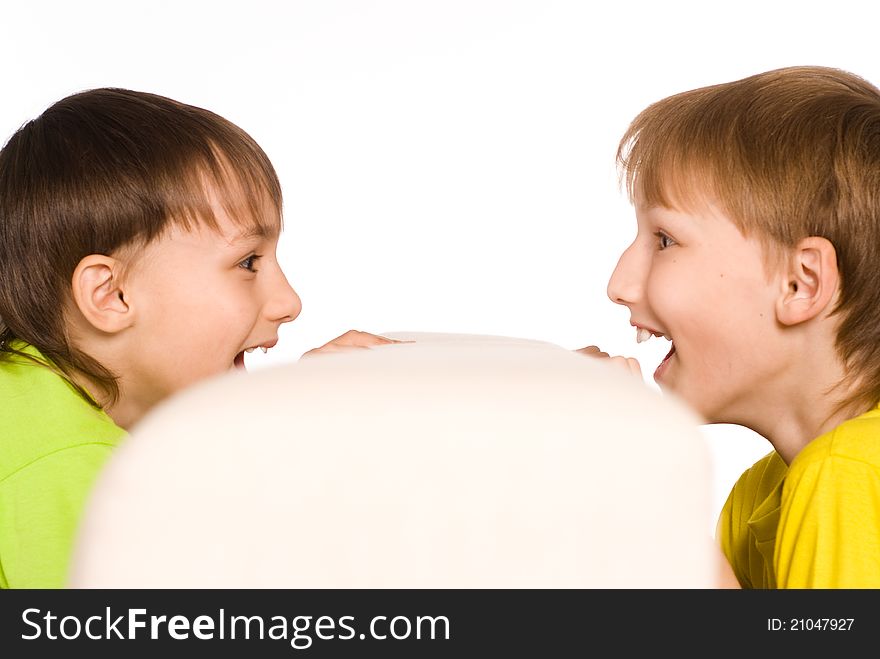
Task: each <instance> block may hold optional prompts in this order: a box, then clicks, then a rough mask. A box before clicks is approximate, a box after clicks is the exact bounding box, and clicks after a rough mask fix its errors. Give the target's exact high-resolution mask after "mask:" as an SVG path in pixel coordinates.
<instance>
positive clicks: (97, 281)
mask: <svg viewBox="0 0 880 659" xmlns="http://www.w3.org/2000/svg"><path fill="white" fill-rule="evenodd" d="M121 274H122V264H121V263H120V261H119V260H117V259H114V258H113V257H110V256H104V255H102V254H90V255H89V256H86V257H85V258H83V259H82V260H81V261H80V262H79V264H77V266H76V269H75V270H74V271H73V280H72V284H73V286H72V290H73V300H74V302H75V304H76V306H77V308H78V309H79V310H80V313H82V315H83V316H84V317H85V318H86V320H87V321H88V322H89V323H91V325H92V326H94V327H95V329H98V330H100V331H102V332H109V333H115V332H119V331H120V330H123V329H125V328H126V327H129V326H130V325H131V324H132V321H133V313H132V310H131V308H130V307H129V304H128V302H126V300H125V294H124V292H123V290H122V277H121Z"/></svg>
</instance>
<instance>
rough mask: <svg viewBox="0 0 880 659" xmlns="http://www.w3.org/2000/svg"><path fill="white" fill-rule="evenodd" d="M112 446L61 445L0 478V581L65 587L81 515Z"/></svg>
mask: <svg viewBox="0 0 880 659" xmlns="http://www.w3.org/2000/svg"><path fill="white" fill-rule="evenodd" d="M112 450H113V446H112V445H109V444H103V443H93V444H83V445H78V446H73V447H70V448H65V449H63V450H60V451H56V452H55V453H52V454H50V455H47V456H44V457H42V458H40V459H39V460H36V461H35V462H32V463H31V464H29V465H27V466H26V467H23V468H21V469H19V470H18V471H17V472H15V473H13V474H11V475H10V476H8V477H7V478H6V479H4V480H3V481H2V482H0V586H2V587H5V588H62V587H64V585H65V582H66V579H67V569H68V563H69V560H70V555H71V552H72V550H73V544H74V539H75V535H76V530H77V525H78V523H79V518H80V515H81V514H82V512H83V508H84V506H85V503H86V499H87V497H88V494H89V492H90V491H91V488H92V485H93V484H94V481H95V479H96V477H97V475H98V473H99V472H100V469H101V467H102V466H103V464H104V463H105V461H106V460H107V458H108V457H109V456H110V453H111V451H112Z"/></svg>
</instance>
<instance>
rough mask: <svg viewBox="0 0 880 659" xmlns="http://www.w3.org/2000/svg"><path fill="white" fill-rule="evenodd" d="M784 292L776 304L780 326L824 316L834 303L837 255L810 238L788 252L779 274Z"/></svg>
mask: <svg viewBox="0 0 880 659" xmlns="http://www.w3.org/2000/svg"><path fill="white" fill-rule="evenodd" d="M783 274H784V275H785V280H784V281H783V284H784V287H785V290H784V291H783V293H782V295H780V296H779V298H778V300H777V302H776V317H777V318H778V319H779V322H781V323H782V324H783V325H797V324H798V323H802V322H804V321H807V320H810V319H812V318H815V317H816V316H818V315H819V314H821V313H822V312H824V311H825V310H826V309H827V308H828V306H829V305H830V304H831V302H832V301H833V300H834V299H835V296H836V293H837V289H838V286H839V285H840V274H839V273H838V271H837V252H836V251H835V249H834V245H832V244H831V242H830V241H829V240H827V239H826V238H820V237H818V236H810V237H809V238H804V239H803V240H801V241H800V242H799V243H798V244H797V246H796V247H795V248H794V249H793V250H792V251H791V253H790V257H789V260H788V267H787V268H786V270H785V271H784V272H783Z"/></svg>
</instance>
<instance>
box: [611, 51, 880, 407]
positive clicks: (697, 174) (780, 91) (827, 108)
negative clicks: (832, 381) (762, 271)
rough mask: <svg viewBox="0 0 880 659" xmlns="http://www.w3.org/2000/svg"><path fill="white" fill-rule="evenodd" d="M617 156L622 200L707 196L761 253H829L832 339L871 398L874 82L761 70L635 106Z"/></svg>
mask: <svg viewBox="0 0 880 659" xmlns="http://www.w3.org/2000/svg"><path fill="white" fill-rule="evenodd" d="M617 161H618V165H619V167H620V171H621V177H622V180H623V181H624V182H625V186H626V190H627V193H628V194H629V196H630V199H631V200H635V199H636V198H638V199H639V201H640V203H645V204H647V205H659V206H665V207H669V208H693V207H694V206H695V205H697V204H699V203H701V202H703V201H705V200H707V199H709V200H711V201H712V203H714V204H716V205H718V206H719V207H720V208H721V209H722V210H723V211H724V213H725V214H726V215H727V216H728V217H729V218H730V219H731V220H732V221H733V222H734V224H735V225H736V226H737V227H738V228H739V230H740V231H741V232H742V233H743V234H744V235H746V236H753V237H755V238H756V239H758V240H759V241H760V242H761V244H762V246H763V247H764V250H765V257H766V258H765V262H766V263H767V264H770V263H772V262H774V261H776V260H778V259H779V258H780V257H782V256H783V255H784V254H785V253H786V251H787V250H788V249H791V248H793V247H794V246H795V245H797V243H798V242H799V241H800V240H802V239H803V238H806V237H808V236H821V237H823V238H826V239H828V240H829V241H830V242H831V243H832V244H833V245H834V248H835V250H836V252H837V266H838V269H839V272H840V279H841V283H840V291H839V298H838V302H837V305H836V307H835V308H834V310H833V313H834V314H837V315H838V316H839V319H838V332H837V339H836V348H837V351H838V353H839V354H840V356H841V358H842V360H843V362H844V364H845V366H846V370H847V377H846V381H847V383H848V384H850V385H851V386H852V391H851V394H850V395H848V396H847V397H846V400H843V401H842V402H841V403H840V405H839V407H838V409H842V408H844V407H847V406H850V405H853V406H857V407H860V408H863V409H868V408H870V407H872V406H874V405H876V404H877V401H878V400H880V304H878V303H877V299H878V293H880V90H878V89H877V87H875V86H874V85H872V84H870V83H869V82H867V81H866V80H864V79H862V78H860V77H859V76H856V75H854V74H852V73H849V72H846V71H841V70H839V69H833V68H826V67H816V66H802V67H789V68H783V69H776V70H773V71H767V72H765V73H760V74H757V75H753V76H750V77H748V78H744V79H742V80H736V81H733V82H728V83H724V84H719V85H712V86H709V87H702V88H699V89H694V90H691V91H686V92H683V93H680V94H676V95H673V96H670V97H668V98H665V99H663V100H661V101H659V102H657V103H654V104H652V105H650V106H649V107H647V108H646V109H645V110H644V111H642V112H641V113H640V114H639V115H638V116H637V117H636V118H635V119H634V120H633V122H632V123H631V124H630V126H629V128H628V130H627V131H626V133H625V134H624V136H623V138H622V139H621V141H620V145H619V147H618V152H617Z"/></svg>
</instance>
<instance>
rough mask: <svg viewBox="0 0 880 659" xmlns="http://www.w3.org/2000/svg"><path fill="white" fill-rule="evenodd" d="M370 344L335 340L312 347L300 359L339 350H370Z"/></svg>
mask: <svg viewBox="0 0 880 659" xmlns="http://www.w3.org/2000/svg"><path fill="white" fill-rule="evenodd" d="M369 349H370V348H369V347H368V346H359V345H339V344H336V343H334V342H332V341H331V342H330V343H326V344H324V345H322V346H320V347H318V348H312V349H311V350H309V351H307V352H305V353H303V355H302V356H301V357H300V359H304V358H306V357H314V356H315V355H325V354H330V353H338V352H352V351H358V350H369Z"/></svg>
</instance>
